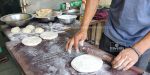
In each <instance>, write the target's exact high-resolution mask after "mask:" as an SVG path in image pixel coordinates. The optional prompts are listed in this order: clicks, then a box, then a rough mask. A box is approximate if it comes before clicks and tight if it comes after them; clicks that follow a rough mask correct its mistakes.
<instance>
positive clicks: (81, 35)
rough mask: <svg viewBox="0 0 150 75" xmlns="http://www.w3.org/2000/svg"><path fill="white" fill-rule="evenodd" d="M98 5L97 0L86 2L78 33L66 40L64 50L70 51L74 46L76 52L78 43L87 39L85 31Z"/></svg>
mask: <svg viewBox="0 0 150 75" xmlns="http://www.w3.org/2000/svg"><path fill="white" fill-rule="evenodd" d="M98 4H99V0H86V6H85V13H84V17H83V20H82V23H81V27H80V30H79V32H77V33H76V34H75V35H74V37H72V38H71V39H69V40H68V42H67V44H66V50H68V51H69V50H71V48H72V46H73V45H74V47H75V49H76V50H79V49H78V45H79V42H80V41H84V40H85V39H86V38H87V30H88V27H89V24H90V22H91V20H92V18H93V16H94V15H95V13H96V10H97V7H98Z"/></svg>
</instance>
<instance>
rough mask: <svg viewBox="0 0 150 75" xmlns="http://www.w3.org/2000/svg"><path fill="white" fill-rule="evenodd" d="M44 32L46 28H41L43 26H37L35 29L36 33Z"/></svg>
mask: <svg viewBox="0 0 150 75" xmlns="http://www.w3.org/2000/svg"><path fill="white" fill-rule="evenodd" d="M43 32H44V29H43V28H41V27H37V28H36V29H35V33H43Z"/></svg>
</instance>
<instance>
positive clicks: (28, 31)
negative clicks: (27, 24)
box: [22, 28, 32, 33]
mask: <svg viewBox="0 0 150 75" xmlns="http://www.w3.org/2000/svg"><path fill="white" fill-rule="evenodd" d="M22 32H23V33H31V32H32V30H31V29H29V28H23V29H22Z"/></svg>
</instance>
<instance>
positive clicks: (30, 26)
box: [26, 25, 35, 31]
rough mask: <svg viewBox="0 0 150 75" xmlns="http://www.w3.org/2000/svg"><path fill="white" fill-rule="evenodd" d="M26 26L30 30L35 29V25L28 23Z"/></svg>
mask: <svg viewBox="0 0 150 75" xmlns="http://www.w3.org/2000/svg"><path fill="white" fill-rule="evenodd" d="M26 28H28V29H30V30H31V31H32V30H34V29H35V27H34V26H33V25H28V26H26Z"/></svg>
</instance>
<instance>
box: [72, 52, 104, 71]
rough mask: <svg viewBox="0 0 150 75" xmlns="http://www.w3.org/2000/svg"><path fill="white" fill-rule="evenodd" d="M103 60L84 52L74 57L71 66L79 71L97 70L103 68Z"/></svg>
mask: <svg viewBox="0 0 150 75" xmlns="http://www.w3.org/2000/svg"><path fill="white" fill-rule="evenodd" d="M102 65H103V61H102V60H101V59H100V58H98V57H95V56H92V55H89V54H84V55H80V56H78V57H76V58H74V59H73V60H72V62H71V66H72V67H73V68H74V69H75V70H77V71H78V72H85V73H86V72H96V71H98V70H100V69H101V67H102Z"/></svg>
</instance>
